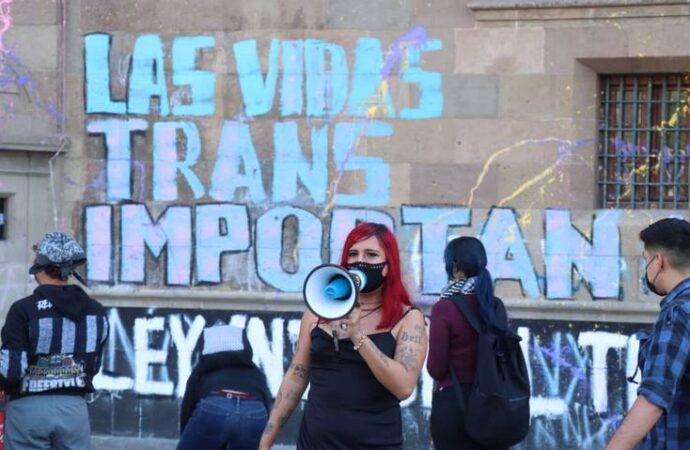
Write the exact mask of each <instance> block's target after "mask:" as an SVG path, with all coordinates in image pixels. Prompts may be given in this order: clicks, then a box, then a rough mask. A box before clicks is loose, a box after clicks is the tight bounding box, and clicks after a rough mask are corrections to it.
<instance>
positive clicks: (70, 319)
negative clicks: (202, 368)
mask: <svg viewBox="0 0 690 450" xmlns="http://www.w3.org/2000/svg"><path fill="white" fill-rule="evenodd" d="M34 251H35V252H36V256H35V258H34V262H33V265H32V266H31V268H30V269H29V273H30V274H32V275H34V277H35V278H36V281H37V282H38V284H39V286H38V287H37V288H36V289H35V290H34V292H33V294H31V295H29V296H28V297H25V298H23V299H20V300H17V301H16V302H14V303H13V304H12V306H11V307H10V309H9V311H8V313H7V317H6V318H5V324H4V326H3V327H2V331H1V332H0V335H1V337H2V347H0V387H2V389H4V390H5V392H6V393H7V395H8V398H9V403H8V405H7V409H6V419H5V449H6V450H17V449H22V450H26V449H39V448H40V449H46V448H54V449H57V448H69V449H71V450H82V449H89V448H90V435H91V432H90V425H89V416H88V411H87V407H86V400H85V398H84V397H85V395H86V394H87V393H89V392H93V391H94V388H93V382H92V380H93V377H94V375H96V374H97V373H98V371H99V369H100V367H101V354H102V350H103V345H104V343H105V341H106V339H107V337H108V320H107V318H106V314H105V310H104V309H103V306H102V305H101V304H100V303H99V302H97V301H96V300H94V299H92V298H91V297H90V296H89V295H88V294H87V293H86V292H84V290H83V289H82V288H81V287H80V286H78V285H76V284H69V283H68V281H69V278H70V277H71V276H75V277H76V278H77V279H78V280H80V281H81V282H82V283H83V280H82V279H81V277H79V275H78V274H77V273H76V272H75V268H76V267H77V266H79V265H80V264H84V263H85V262H86V255H85V253H84V251H83V250H82V248H81V246H80V245H79V243H78V242H77V241H76V240H75V239H74V238H73V237H71V236H69V235H67V234H65V233H61V232H51V233H48V234H46V235H45V236H44V237H43V239H42V240H41V242H40V243H39V244H38V245H37V246H35V247H34Z"/></svg>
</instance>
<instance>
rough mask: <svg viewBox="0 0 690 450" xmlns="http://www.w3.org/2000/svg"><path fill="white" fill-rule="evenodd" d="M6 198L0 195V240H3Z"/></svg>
mask: <svg viewBox="0 0 690 450" xmlns="http://www.w3.org/2000/svg"><path fill="white" fill-rule="evenodd" d="M6 203H7V199H5V198H2V197H0V241H4V240H5V204H6Z"/></svg>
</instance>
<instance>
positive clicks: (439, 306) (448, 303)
mask: <svg viewBox="0 0 690 450" xmlns="http://www.w3.org/2000/svg"><path fill="white" fill-rule="evenodd" d="M453 308H457V307H456V306H455V305H454V304H453V300H451V299H450V298H448V297H441V298H439V299H438V300H437V301H436V303H434V306H433V307H432V308H431V313H432V314H433V313H445V312H447V311H452V310H453Z"/></svg>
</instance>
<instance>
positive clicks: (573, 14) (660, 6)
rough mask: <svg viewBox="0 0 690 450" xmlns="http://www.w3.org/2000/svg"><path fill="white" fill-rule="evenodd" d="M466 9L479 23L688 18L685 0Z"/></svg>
mask: <svg viewBox="0 0 690 450" xmlns="http://www.w3.org/2000/svg"><path fill="white" fill-rule="evenodd" d="M467 7H468V8H469V9H471V10H473V11H474V12H475V18H476V20H477V21H479V22H485V21H509V22H515V21H549V20H587V21H590V20H613V19H615V20H625V19H633V18H645V17H651V18H664V17H679V16H690V2H688V1H687V0H686V1H681V0H543V1H542V0H484V1H481V0H480V1H474V2H472V3H470V4H468V5H467Z"/></svg>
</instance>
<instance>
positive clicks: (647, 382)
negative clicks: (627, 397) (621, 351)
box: [606, 219, 690, 450]
mask: <svg viewBox="0 0 690 450" xmlns="http://www.w3.org/2000/svg"><path fill="white" fill-rule="evenodd" d="M640 240H641V241H642V242H643V243H644V252H643V255H644V258H645V260H646V261H647V264H646V266H645V271H644V281H645V284H646V285H647V286H648V288H649V290H650V291H651V292H653V293H655V294H657V295H659V296H664V298H663V299H662V300H661V311H660V312H659V317H658V319H657V321H656V323H655V324H654V326H653V328H652V330H651V332H650V333H649V337H648V339H647V340H646V341H645V342H644V343H642V344H641V345H640V357H639V360H640V368H641V369H642V381H641V382H640V387H639V389H638V391H637V394H638V396H637V399H636V400H635V403H634V404H633V405H632V408H630V411H629V412H628V414H627V417H626V418H625V420H624V421H623V423H622V424H621V426H620V427H619V428H618V430H617V431H616V433H615V434H614V435H613V438H612V439H611V441H610V442H609V445H608V446H607V447H606V448H607V449H608V450H620V449H632V448H635V447H636V446H637V445H638V443H641V445H640V446H639V447H637V448H641V449H669V450H673V449H688V448H690V369H689V368H688V363H689V362H690V223H688V222H687V221H685V220H682V219H662V220H659V221H658V222H655V223H653V224H652V225H650V226H648V227H647V228H645V229H644V230H642V232H641V233H640Z"/></svg>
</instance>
